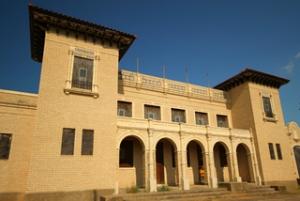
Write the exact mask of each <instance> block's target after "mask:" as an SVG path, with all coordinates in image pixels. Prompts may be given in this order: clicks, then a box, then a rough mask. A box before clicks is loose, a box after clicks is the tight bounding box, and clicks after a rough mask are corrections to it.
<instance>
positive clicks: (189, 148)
mask: <svg viewBox="0 0 300 201" xmlns="http://www.w3.org/2000/svg"><path fill="white" fill-rule="evenodd" d="M185 150H186V163H187V177H188V178H189V181H190V184H193V185H196V184H206V183H207V168H206V156H205V149H204V146H203V144H202V143H201V142H200V141H199V140H196V139H192V140H189V141H188V142H187V143H186V146H185Z"/></svg>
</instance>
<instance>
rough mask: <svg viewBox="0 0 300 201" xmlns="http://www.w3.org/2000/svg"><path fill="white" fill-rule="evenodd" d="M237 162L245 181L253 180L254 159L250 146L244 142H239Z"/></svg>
mask: <svg viewBox="0 0 300 201" xmlns="http://www.w3.org/2000/svg"><path fill="white" fill-rule="evenodd" d="M236 154H237V163H238V168H239V175H240V177H241V179H242V181H243V182H252V181H253V174H252V172H253V171H252V165H251V164H252V159H251V155H250V151H249V149H248V147H247V146H246V145H244V144H239V145H238V146H237V148H236Z"/></svg>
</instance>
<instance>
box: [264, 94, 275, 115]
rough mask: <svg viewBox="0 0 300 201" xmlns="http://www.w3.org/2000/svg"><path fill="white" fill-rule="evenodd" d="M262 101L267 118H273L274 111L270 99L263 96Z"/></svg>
mask: <svg viewBox="0 0 300 201" xmlns="http://www.w3.org/2000/svg"><path fill="white" fill-rule="evenodd" d="M262 99H263V105H264V112H265V115H266V117H269V118H273V117H274V114H273V111H272V106H271V100H270V98H269V97H265V96H263V97H262Z"/></svg>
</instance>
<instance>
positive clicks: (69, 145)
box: [61, 128, 75, 155]
mask: <svg viewBox="0 0 300 201" xmlns="http://www.w3.org/2000/svg"><path fill="white" fill-rule="evenodd" d="M74 141H75V129H73V128H64V129H63V135H62V143H61V155H73V154H74Z"/></svg>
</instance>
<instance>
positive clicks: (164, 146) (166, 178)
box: [156, 138, 178, 186]
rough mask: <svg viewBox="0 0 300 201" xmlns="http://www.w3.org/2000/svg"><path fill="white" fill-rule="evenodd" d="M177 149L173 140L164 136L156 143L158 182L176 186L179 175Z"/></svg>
mask: <svg viewBox="0 0 300 201" xmlns="http://www.w3.org/2000/svg"><path fill="white" fill-rule="evenodd" d="M176 153H177V149H176V145H175V143H174V142H173V141H171V140H170V139H167V138H163V139H161V140H159V141H158V143H157V144H156V181H157V184H166V185H169V186H175V185H177V184H178V177H177V154H176Z"/></svg>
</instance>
